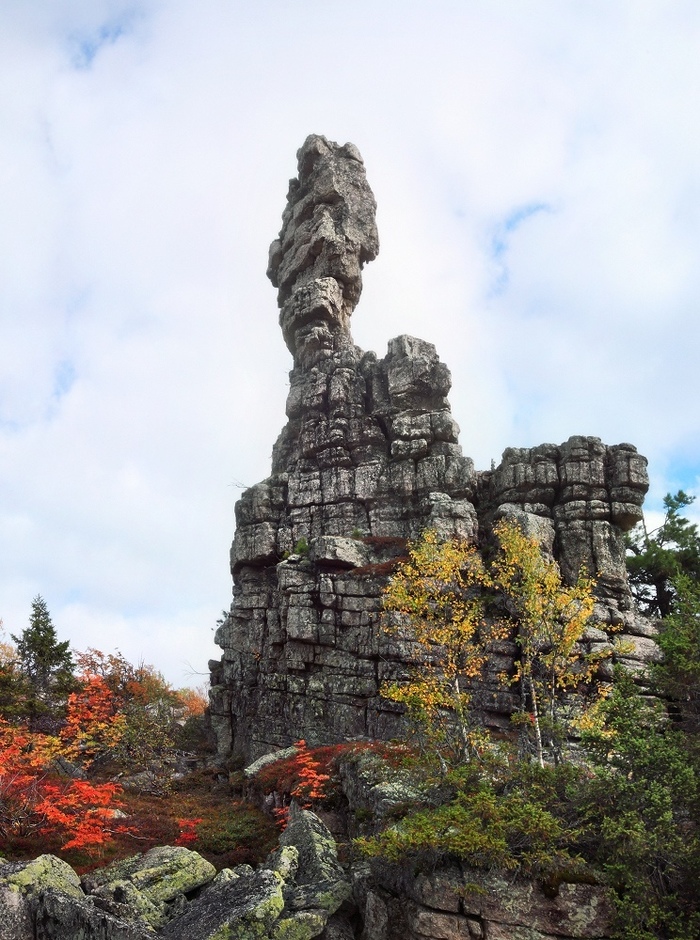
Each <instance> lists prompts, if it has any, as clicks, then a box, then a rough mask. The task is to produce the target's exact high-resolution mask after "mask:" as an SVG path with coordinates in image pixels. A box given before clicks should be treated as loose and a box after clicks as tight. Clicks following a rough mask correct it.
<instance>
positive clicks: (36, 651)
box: [11, 594, 75, 723]
mask: <svg viewBox="0 0 700 940" xmlns="http://www.w3.org/2000/svg"><path fill="white" fill-rule="evenodd" d="M11 636H12V639H13V640H14V642H15V644H16V646H17V659H18V662H19V671H20V674H21V675H22V676H23V678H24V679H25V680H26V682H27V683H28V700H27V714H28V717H29V718H30V721H31V722H32V723H36V721H37V719H39V718H40V717H41V716H45V715H50V714H51V713H52V712H54V711H55V709H56V708H59V707H60V706H61V705H62V704H63V703H64V702H65V699H66V697H67V696H68V694H69V692H70V691H71V690H72V688H73V686H74V684H75V680H74V678H73V658H72V655H71V652H70V648H69V646H70V644H69V641H68V640H64V641H62V642H59V640H58V637H57V635H56V628H55V627H54V625H53V622H52V620H51V615H50V614H49V610H48V607H47V606H46V601H45V600H44V598H43V597H42V596H41V595H40V594H37V596H36V597H35V598H34V600H33V601H32V613H31V616H30V618H29V626H28V627H26V628H25V629H24V630H23V631H22V633H21V635H20V636H15V635H14V634H11Z"/></svg>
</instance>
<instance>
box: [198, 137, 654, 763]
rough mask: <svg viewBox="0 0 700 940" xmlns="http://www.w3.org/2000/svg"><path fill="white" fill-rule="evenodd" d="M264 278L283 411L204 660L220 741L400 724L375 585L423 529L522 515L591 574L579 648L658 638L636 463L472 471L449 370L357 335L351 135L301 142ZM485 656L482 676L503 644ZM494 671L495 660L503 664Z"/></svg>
mask: <svg viewBox="0 0 700 940" xmlns="http://www.w3.org/2000/svg"><path fill="white" fill-rule="evenodd" d="M298 167H299V175H298V178H297V179H295V180H292V182H291V184H290V189H289V195H288V199H287V207H286V209H285V212H284V216H283V227H282V231H281V233H280V237H279V239H278V240H277V241H275V242H274V243H273V245H272V247H271V250H270V266H269V271H268V274H269V276H270V277H271V279H272V281H273V284H274V285H275V286H276V287H277V288H278V302H279V306H280V325H281V328H282V333H283V336H284V339H285V341H286V343H287V345H288V347H289V349H290V352H291V353H292V355H293V357H294V367H293V369H292V371H291V373H290V390H289V396H288V399H287V419H288V420H287V424H286V426H285V427H284V429H283V430H282V433H281V434H280V436H279V439H278V440H277V443H276V444H275V446H274V449H273V457H272V472H271V476H270V477H269V478H268V479H267V480H265V481H263V482H261V483H259V484H257V485H256V486H253V487H251V488H250V489H248V490H246V491H245V492H244V493H243V495H242V497H241V499H240V500H239V502H238V503H237V505H236V532H235V538H234V542H233V548H232V552H231V570H232V574H233V579H234V598H233V604H232V607H231V612H230V614H229V616H228V618H227V620H226V621H225V623H224V624H223V625H222V626H221V628H220V629H219V631H218V633H217V636H216V641H217V643H218V644H219V645H220V646H221V647H222V649H223V656H222V659H221V661H220V662H212V663H210V667H211V673H212V692H211V711H212V721H213V724H214V727H215V730H216V732H217V736H218V742H219V745H218V746H219V751H220V753H221V754H222V755H224V754H228V753H230V752H231V751H232V750H233V751H235V752H238V753H241V754H242V755H243V756H244V757H245V758H246V759H252V758H255V757H258V756H260V755H262V754H264V753H266V752H268V751H270V750H272V749H275V748H278V747H283V746H286V745H289V744H290V743H292V742H293V741H294V740H296V739H298V738H302V737H303V738H305V739H306V740H307V741H308V742H309V743H310V744H320V743H330V742H334V741H341V740H343V739H346V738H348V737H353V736H358V735H366V736H369V737H374V738H388V737H392V736H395V735H396V734H398V733H400V731H401V729H402V717H401V714H400V711H399V710H398V709H397V707H396V706H394V705H392V704H391V703H388V702H386V701H385V700H383V699H382V698H381V697H380V695H379V691H378V690H379V687H380V685H381V684H382V682H383V681H384V680H386V679H393V678H396V677H400V676H402V675H405V674H406V670H407V669H408V668H409V667H410V666H411V665H413V664H415V663H416V662H418V661H419V652H418V651H417V650H416V649H415V648H412V647H411V646H410V645H408V644H406V643H403V644H402V643H400V642H399V641H398V640H396V639H393V638H389V637H387V636H386V635H385V634H384V633H383V632H382V630H381V628H380V611H381V594H382V590H383V588H384V586H385V584H386V580H387V577H388V575H389V573H390V571H391V568H392V565H393V563H394V562H395V560H396V558H398V557H400V556H401V555H402V554H403V553H404V552H405V546H406V540H407V539H411V538H415V537H416V536H418V535H419V533H420V532H421V531H422V530H423V529H425V528H427V527H432V528H435V529H437V530H438V532H439V533H440V534H441V535H442V536H444V537H450V536H459V537H461V538H465V539H468V540H470V541H472V542H478V541H479V539H480V538H482V537H484V536H485V535H487V534H488V531H489V528H490V526H491V524H492V523H493V521H494V520H495V519H497V518H499V517H502V516H516V517H517V518H518V519H519V520H520V521H521V522H522V524H523V525H524V526H525V527H526V528H527V530H528V531H530V532H534V533H537V535H538V537H539V538H540V540H541V541H542V543H543V545H544V546H545V547H546V548H547V549H548V550H550V551H551V552H552V553H553V554H554V556H555V557H556V558H557V559H558V560H559V561H560V564H561V566H562V570H563V572H564V574H565V576H566V577H569V578H573V577H575V575H576V574H577V573H578V570H579V568H580V566H581V565H582V564H585V565H586V568H587V570H588V571H589V572H590V573H591V574H594V575H596V576H598V578H599V580H598V585H599V587H598V593H599V601H600V603H599V605H598V610H597V618H598V623H597V625H596V627H595V628H594V629H593V630H592V631H591V632H590V633H589V635H588V637H587V642H588V643H589V644H603V646H607V647H609V648H610V649H611V650H612V646H611V635H612V633H614V632H615V631H617V634H616V635H618V636H619V635H620V633H623V634H625V635H626V636H627V637H628V639H629V643H628V644H627V645H626V647H625V648H626V650H627V652H626V653H625V657H626V658H627V661H628V663H629V664H630V665H631V666H632V667H635V668H639V667H640V666H641V664H642V663H643V662H644V661H645V659H646V658H648V656H649V655H650V654H652V653H653V648H652V647H653V640H650V637H649V636H648V633H649V628H648V626H647V625H642V624H641V623H640V622H639V621H638V619H637V617H636V613H635V610H634V606H633V603H632V598H631V595H630V591H629V587H628V584H627V579H626V576H625V570H624V548H623V541H622V533H623V532H624V530H626V529H628V528H630V527H631V526H632V525H633V524H634V523H635V522H636V521H637V520H638V519H639V518H641V510H640V507H641V504H642V500H643V497H644V493H645V491H646V488H647V477H646V469H645V468H646V460H645V459H644V458H643V457H641V456H640V455H639V454H638V453H637V451H636V450H635V448H634V447H632V446H631V445H629V444H619V445H615V446H612V447H610V446H606V445H604V444H603V443H602V442H601V441H600V440H598V439H597V438H591V437H573V438H571V439H570V440H569V441H567V442H566V443H564V444H562V445H559V446H555V445H549V444H546V445H541V446H540V447H535V448H530V449H517V450H516V449H509V450H507V451H506V452H505V454H504V456H503V461H502V463H501V464H500V466H498V467H496V468H495V469H493V470H491V471H487V472H482V473H477V472H475V470H474V466H473V463H472V461H471V460H470V459H469V458H468V457H465V456H464V454H463V453H462V450H461V447H460V446H459V443H458V427H457V425H456V423H455V421H454V419H453V418H452V415H451V413H450V406H449V402H448V398H447V396H448V393H449V390H450V386H451V378H450V373H449V370H448V369H447V367H446V366H445V365H444V364H443V363H442V362H441V361H440V359H439V358H438V355H437V352H436V350H435V348H434V347H433V346H432V345H431V344H430V343H427V342H425V341H423V340H420V339H416V338H414V337H410V336H400V337H398V338H396V339H393V340H391V341H390V343H389V347H388V352H387V354H386V356H385V357H384V358H382V359H378V358H377V356H376V355H375V354H374V353H365V352H363V351H362V350H360V349H358V347H357V346H355V344H354V343H353V341H352V336H351V334H350V318H351V315H352V311H353V309H354V307H355V304H356V303H357V300H358V298H359V295H360V291H361V270H362V266H363V264H364V263H365V262H367V261H370V260H372V259H373V258H374V257H375V255H376V254H377V251H378V240H377V232H376V225H375V219H374V210H375V202H374V197H373V196H372V193H371V190H370V189H369V186H368V184H367V181H366V177H365V171H364V166H363V164H362V159H361V157H360V155H359V153H358V152H357V149H356V148H355V147H354V146H353V145H352V144H346V145H344V146H342V147H341V146H338V145H337V144H335V143H332V142H330V141H328V140H326V139H325V138H323V137H317V136H312V137H309V138H308V139H307V140H306V142H305V143H304V145H303V147H302V148H301V149H300V151H299V153H298ZM515 652H516V650H515V647H514V645H513V644H511V645H510V647H508V646H507V645H506V647H504V648H503V649H502V650H500V651H499V652H498V654H497V655H498V656H499V657H500V659H499V661H498V663H497V664H496V663H494V668H493V669H492V670H491V674H492V675H495V674H496V672H498V671H500V670H501V669H502V668H503V667H504V662H503V660H504V658H505V660H507V659H508V657H510V661H511V663H512V658H513V656H514V655H515ZM505 665H506V666H507V663H505ZM479 701H480V708H481V709H482V712H483V718H484V721H485V722H486V723H487V724H490V725H499V724H501V725H503V724H506V723H507V721H508V715H509V713H510V710H511V709H512V707H513V697H512V694H510V693H508V692H505V691H504V690H503V689H498V688H496V685H495V684H494V682H493V681H491V682H490V684H489V681H488V680H487V683H486V685H485V688H484V694H483V695H482V696H481V697H480V700H479Z"/></svg>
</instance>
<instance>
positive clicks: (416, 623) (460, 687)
mask: <svg viewBox="0 0 700 940" xmlns="http://www.w3.org/2000/svg"><path fill="white" fill-rule="evenodd" d="M491 584H492V580H491V577H490V575H489V573H488V571H487V570H486V568H485V566H484V563H483V561H482V559H481V556H480V555H479V553H478V552H477V551H476V549H475V548H474V547H473V546H472V545H469V544H468V543H467V542H465V541H462V540H459V539H452V540H450V541H440V539H439V538H438V535H437V533H436V532H435V531H434V530H428V531H426V532H424V533H423V536H422V537H421V538H420V539H419V540H418V541H416V542H414V543H413V544H412V545H410V546H409V558H408V561H406V562H404V563H403V564H402V565H401V566H400V567H399V569H398V571H397V573H396V574H395V576H394V577H393V578H392V579H391V581H390V582H389V585H388V586H387V589H386V591H385V593H384V601H383V604H384V610H385V611H386V612H387V614H388V615H389V616H388V617H387V627H386V629H387V631H388V632H390V633H392V634H394V635H395V636H397V637H399V638H401V639H406V640H409V641H412V642H415V643H417V644H419V646H420V647H421V648H422V650H423V654H424V656H425V659H424V661H423V662H421V664H420V667H419V668H416V669H415V670H414V671H413V674H412V676H411V678H410V679H409V680H408V681H407V682H390V683H385V684H384V685H383V686H382V690H381V691H382V695H383V696H384V697H385V698H388V699H390V700H391V701H394V702H399V703H401V704H403V705H405V706H406V710H407V712H408V715H409V718H410V719H411V720H412V723H413V725H414V727H415V728H416V729H417V730H418V733H419V734H420V735H421V736H423V737H424V738H426V739H427V741H428V743H430V744H431V745H438V746H439V747H441V748H444V747H445V746H446V745H447V746H448V748H451V749H452V750H454V751H455V752H456V755H457V756H458V757H467V756H469V754H470V753H472V752H473V749H474V747H476V746H478V738H479V734H478V731H477V729H476V728H475V727H474V726H473V724H472V723H471V721H470V717H469V704H470V700H471V695H470V692H469V689H468V683H469V681H470V680H472V679H474V678H475V677H477V676H478V675H480V674H481V672H482V670H483V668H484V665H485V663H486V658H487V657H486V649H485V641H486V640H487V639H488V638H491V637H492V635H493V631H492V630H491V631H489V628H488V627H487V623H486V618H485V603H484V602H485V595H484V591H485V589H486V588H489V587H490V586H491ZM455 727H456V730H457V740H455V739H454V735H453V729H454V728H455Z"/></svg>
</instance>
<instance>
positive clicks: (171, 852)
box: [83, 845, 216, 929]
mask: <svg viewBox="0 0 700 940" xmlns="http://www.w3.org/2000/svg"><path fill="white" fill-rule="evenodd" d="M215 875H216V869H215V868H214V866H213V865H212V864H211V862H208V861H207V860H206V859H205V858H202V856H201V855H200V854H199V853H198V852H192V851H190V850H189V849H186V848H184V847H183V846H177V845H165V846H157V847H156V848H153V849H150V850H149V851H148V852H146V853H144V854H142V855H134V856H132V857H131V858H126V859H123V860H122V861H119V862H115V863H114V864H112V865H109V866H108V867H107V868H101V869H98V870H96V871H93V872H90V874H89V875H86V876H85V877H84V878H83V887H84V889H85V891H86V892H87V893H88V894H90V895H91V896H92V897H93V898H94V899H95V903H96V904H97V905H98V906H99V907H101V908H102V909H103V910H106V911H109V913H111V914H115V915H116V916H118V917H122V918H124V919H125V920H128V921H131V922H136V923H145V924H148V925H149V926H150V927H154V928H156V929H157V928H159V927H162V926H163V925H164V924H166V923H168V922H169V921H170V920H172V919H173V917H177V916H179V915H180V914H181V913H183V911H184V910H185V907H186V904H187V897H186V896H187V895H189V894H191V893H192V892H193V891H196V890H197V889H198V888H201V887H202V886H203V885H206V884H208V883H209V882H210V881H212V880H213V878H214V876H215Z"/></svg>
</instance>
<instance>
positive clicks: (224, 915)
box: [158, 869, 284, 940]
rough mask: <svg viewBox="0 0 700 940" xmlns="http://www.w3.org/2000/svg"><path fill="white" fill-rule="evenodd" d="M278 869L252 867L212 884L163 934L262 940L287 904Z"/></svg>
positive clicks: (177, 938)
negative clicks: (221, 881)
mask: <svg viewBox="0 0 700 940" xmlns="http://www.w3.org/2000/svg"><path fill="white" fill-rule="evenodd" d="M282 886H283V882H282V879H281V877H280V876H279V875H278V874H277V872H273V871H267V870H264V869H261V870H259V871H252V870H251V871H250V872H246V873H244V874H242V875H240V876H239V877H237V878H232V879H230V880H228V881H225V882H223V883H219V884H217V885H216V886H212V887H211V888H209V890H208V891H206V892H204V893H203V894H202V895H201V896H200V897H199V898H196V899H195V900H194V901H192V902H191V903H190V904H189V905H188V907H187V910H186V911H185V912H184V913H183V914H182V915H181V916H180V917H178V918H177V919H176V920H173V921H171V922H170V923H169V924H166V926H165V927H163V928H162V930H160V932H159V934H158V935H159V936H160V937H163V938H167V940H224V938H226V940H261V938H265V937H270V936H271V931H272V929H273V926H274V925H275V923H276V922H277V920H278V918H279V915H280V914H281V913H282V909H283V908H284V898H283V896H282Z"/></svg>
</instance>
